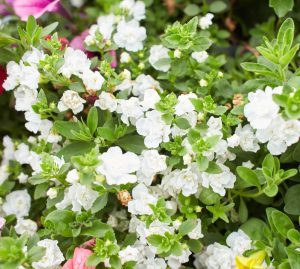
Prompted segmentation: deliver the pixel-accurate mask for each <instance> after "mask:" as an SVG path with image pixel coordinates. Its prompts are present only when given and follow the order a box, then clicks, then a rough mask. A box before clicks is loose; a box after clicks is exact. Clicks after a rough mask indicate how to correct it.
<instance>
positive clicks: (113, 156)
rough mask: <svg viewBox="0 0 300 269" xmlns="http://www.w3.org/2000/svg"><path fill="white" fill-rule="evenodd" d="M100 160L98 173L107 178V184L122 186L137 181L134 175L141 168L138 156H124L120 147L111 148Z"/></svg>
mask: <svg viewBox="0 0 300 269" xmlns="http://www.w3.org/2000/svg"><path fill="white" fill-rule="evenodd" d="M100 160H101V165H100V166H99V167H98V168H97V172H98V173H101V174H103V175H104V176H105V177H106V182H107V184H109V185H121V184H127V183H135V182H136V181H137V177H136V175H133V174H132V173H135V172H136V171H138V170H139V168H140V160H139V158H138V156H137V155H136V154H134V153H132V152H126V153H125V154H123V153H122V150H121V149H120V148H119V147H111V148H109V149H108V151H107V152H105V153H103V154H102V155H101V156H100Z"/></svg>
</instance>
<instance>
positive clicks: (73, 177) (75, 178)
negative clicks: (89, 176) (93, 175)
mask: <svg viewBox="0 0 300 269" xmlns="http://www.w3.org/2000/svg"><path fill="white" fill-rule="evenodd" d="M66 181H67V182H69V183H71V184H74V183H77V182H79V173H78V171H77V170H76V169H72V170H70V171H69V172H68V174H67V177H66Z"/></svg>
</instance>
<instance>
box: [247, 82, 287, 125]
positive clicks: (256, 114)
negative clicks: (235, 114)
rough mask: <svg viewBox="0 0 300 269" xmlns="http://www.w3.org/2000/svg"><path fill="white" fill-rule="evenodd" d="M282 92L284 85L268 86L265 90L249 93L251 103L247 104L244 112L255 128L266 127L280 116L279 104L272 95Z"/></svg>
mask: <svg viewBox="0 0 300 269" xmlns="http://www.w3.org/2000/svg"><path fill="white" fill-rule="evenodd" d="M281 92H282V87H277V88H274V89H272V88H271V87H266V89H265V91H262V90H257V91H256V92H250V93H249V94H248V99H249V103H248V104H246V105H245V108H244V113H245V117H246V118H247V120H248V121H249V122H250V125H251V126H252V127H253V128H255V129H265V128H267V127H268V126H269V125H270V124H271V122H272V120H273V119H275V118H276V117H277V116H278V112H279V105H277V104H276V103H275V102H274V101H273V99H272V96H273V94H274V93H281Z"/></svg>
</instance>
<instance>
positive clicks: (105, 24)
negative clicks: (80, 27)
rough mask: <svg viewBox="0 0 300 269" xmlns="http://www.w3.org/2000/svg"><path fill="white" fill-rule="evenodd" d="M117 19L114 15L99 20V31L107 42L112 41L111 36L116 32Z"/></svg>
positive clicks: (101, 17)
mask: <svg viewBox="0 0 300 269" xmlns="http://www.w3.org/2000/svg"><path fill="white" fill-rule="evenodd" d="M115 22H116V17H115V15H113V14H109V15H106V16H100V17H99V18H98V20H97V25H98V30H99V32H100V34H101V35H102V36H103V38H104V39H105V40H109V39H111V34H112V32H113V31H114V29H115V27H114V24H115Z"/></svg>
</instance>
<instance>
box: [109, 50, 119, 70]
mask: <svg viewBox="0 0 300 269" xmlns="http://www.w3.org/2000/svg"><path fill="white" fill-rule="evenodd" d="M109 54H110V56H111V57H112V58H113V59H112V62H111V63H110V66H111V67H112V68H116V67H117V66H118V62H117V53H116V51H115V50H111V51H110V52H109Z"/></svg>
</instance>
